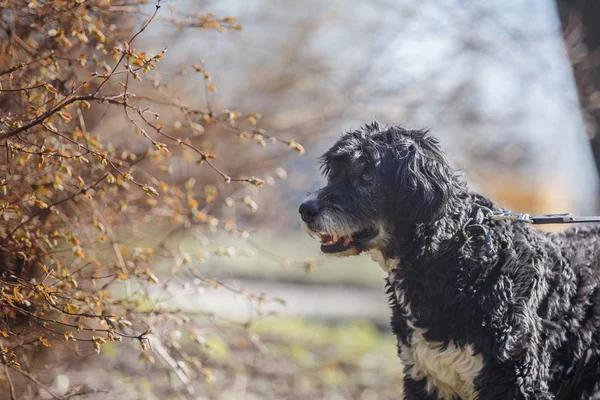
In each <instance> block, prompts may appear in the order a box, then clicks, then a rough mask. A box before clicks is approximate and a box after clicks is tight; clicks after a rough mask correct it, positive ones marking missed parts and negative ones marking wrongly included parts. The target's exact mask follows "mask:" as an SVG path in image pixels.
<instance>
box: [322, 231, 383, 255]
mask: <svg viewBox="0 0 600 400" xmlns="http://www.w3.org/2000/svg"><path fill="white" fill-rule="evenodd" d="M315 233H316V234H317V236H318V237H319V239H321V251H322V252H323V253H329V254H335V253H343V252H345V251H347V250H349V249H351V248H356V249H357V250H358V252H357V254H358V253H359V252H361V251H364V250H367V248H366V244H367V243H368V242H369V241H370V240H372V239H374V238H375V237H376V236H377V234H378V233H379V232H378V230H377V229H376V228H374V227H370V228H366V229H362V230H360V231H357V232H355V233H353V234H351V235H337V234H335V233H325V232H315Z"/></svg>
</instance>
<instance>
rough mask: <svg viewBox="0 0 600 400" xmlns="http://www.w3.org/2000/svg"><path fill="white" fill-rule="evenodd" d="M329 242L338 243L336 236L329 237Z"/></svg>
mask: <svg viewBox="0 0 600 400" xmlns="http://www.w3.org/2000/svg"><path fill="white" fill-rule="evenodd" d="M331 241H332V242H333V243H335V242H337V241H338V236H337V235H336V234H335V233H334V234H333V235H331Z"/></svg>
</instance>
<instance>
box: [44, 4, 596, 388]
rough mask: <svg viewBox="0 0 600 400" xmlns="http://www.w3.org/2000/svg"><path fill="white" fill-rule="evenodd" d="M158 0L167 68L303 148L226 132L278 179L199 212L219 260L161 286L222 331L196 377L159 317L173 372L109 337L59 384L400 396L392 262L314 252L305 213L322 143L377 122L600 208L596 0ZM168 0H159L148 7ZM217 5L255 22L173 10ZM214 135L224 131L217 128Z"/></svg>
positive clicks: (560, 204) (169, 300)
mask: <svg viewBox="0 0 600 400" xmlns="http://www.w3.org/2000/svg"><path fill="white" fill-rule="evenodd" d="M162 4H163V9H161V12H160V13H159V15H158V17H157V20H156V21H155V22H153V23H152V24H151V25H150V26H149V28H148V29H147V31H146V32H144V34H143V35H141V36H140V37H139V42H138V43H137V44H136V46H137V47H138V48H143V49H144V50H146V51H148V52H150V53H155V54H156V53H158V52H160V51H161V50H162V49H163V48H165V47H168V53H167V54H168V56H166V57H165V58H164V60H162V61H161V68H160V71H159V74H160V76H161V79H164V80H168V81H169V82H170V83H169V85H170V86H171V88H172V89H173V90H175V91H176V92H177V93H178V96H179V97H180V98H184V99H186V101H187V102H188V103H192V104H193V103H198V104H206V103H207V102H208V104H209V106H210V107H212V108H214V109H223V108H230V109H243V110H245V111H247V112H256V113H261V114H262V118H261V127H262V128H264V129H266V130H267V131H268V132H273V133H276V134H277V136H278V137H282V138H286V139H289V138H291V137H293V138H295V139H297V140H298V141H299V142H300V143H302V144H303V145H304V148H305V150H306V153H305V154H304V155H303V156H301V157H300V156H297V155H295V154H291V153H283V154H282V153H281V152H271V151H270V150H269V149H270V147H267V148H266V149H265V150H264V151H262V152H260V153H257V154H258V155H255V154H254V152H244V153H243V154H242V153H240V152H239V148H237V147H235V146H230V145H228V142H227V141H221V142H217V144H216V146H218V148H216V149H215V151H218V154H219V160H220V161H221V164H220V165H222V166H223V167H224V168H226V169H228V170H233V171H243V172H244V173H245V174H246V175H251V174H253V173H255V171H261V172H263V171H267V172H265V173H264V175H263V177H264V179H265V180H266V185H265V187H263V188H261V189H260V190H255V189H256V188H253V187H252V188H245V189H243V193H236V194H235V195H232V196H234V197H235V196H237V197H239V198H243V199H244V204H246V205H247V206H248V208H250V209H251V211H253V212H250V213H241V212H239V211H236V209H235V208H231V207H225V206H224V207H223V209H222V210H219V211H218V212H219V215H221V216H222V218H223V219H227V218H235V220H236V223H237V226H238V228H239V229H241V230H242V231H243V232H247V234H242V235H237V236H235V235H229V234H227V233H226V232H223V231H221V230H210V229H204V228H203V229H198V230H196V231H193V232H187V233H185V234H184V235H180V236H179V237H178V238H177V240H178V241H179V243H180V244H179V245H178V246H180V248H181V249H182V251H184V252H187V253H190V254H195V255H198V257H196V258H195V260H196V261H194V263H195V264H194V268H195V270H196V272H197V274H199V275H198V276H205V275H206V276H210V277H213V278H214V279H215V282H216V284H215V285H214V287H213V288H206V287H202V288H200V287H197V285H195V282H194V281H193V279H191V278H189V279H183V280H177V279H173V280H172V281H170V283H169V286H168V287H167V288H166V290H165V291H164V292H161V293H157V302H160V303H164V304H165V306H169V307H175V308H178V309H182V310H185V311H186V312H187V313H188V315H194V314H196V315H198V316H202V317H203V319H202V320H201V321H196V323H197V324H198V328H197V332H198V343H200V344H201V345H204V344H205V345H206V347H207V349H209V350H207V353H206V358H202V357H200V358H199V361H198V362H200V363H201V364H202V365H203V366H204V367H205V371H206V373H205V376H203V377H202V378H196V379H190V378H189V375H188V374H187V372H188V371H186V369H185V367H184V366H183V365H179V364H177V362H176V361H174V360H173V359H172V358H171V357H169V355H168V354H167V353H168V352H167V351H166V350H164V348H163V347H162V344H161V343H166V342H169V343H171V344H170V346H172V343H176V342H177V339H178V336H181V331H182V330H183V329H182V328H181V327H172V326H167V325H164V326H158V327H155V331H154V333H155V334H156V335H157V337H160V338H162V341H156V342H153V343H154V347H153V351H154V353H153V354H155V355H156V357H157V359H159V360H160V363H162V364H163V366H165V365H166V366H167V367H169V368H168V370H169V372H167V373H158V372H157V367H156V366H148V367H144V368H140V367H139V366H138V365H137V364H136V363H137V361H136V359H135V358H134V357H128V354H137V353H133V352H132V353H127V351H126V352H125V353H123V352H117V351H114V352H111V351H110V348H111V347H110V346H109V345H107V348H108V349H109V350H108V351H106V352H104V353H103V356H102V357H103V358H102V361H98V360H99V359H98V358H92V357H90V358H89V359H88V360H86V361H85V362H84V363H83V364H78V365H79V367H80V368H78V369H77V368H76V369H75V370H74V369H72V368H71V369H69V370H67V368H66V367H65V372H64V374H62V375H58V376H57V377H56V379H55V380H54V381H53V383H52V385H53V386H52V387H53V388H55V389H56V390H57V391H60V390H62V389H64V388H65V387H67V388H68V387H73V386H75V385H77V384H85V385H87V386H89V387H94V388H101V389H106V390H110V393H111V394H107V395H101V394H98V395H97V396H98V397H97V398H123V399H130V398H131V399H134V398H135V399H137V398H144V399H165V398H185V399H209V398H210V399H212V398H215V399H217V398H218V399H263V398H269V399H301V398H302V399H305V398H315V399H317V398H318V399H365V400H366V399H369V400H375V399H395V398H398V396H399V395H398V393H399V392H400V390H401V365H400V362H399V361H398V358H397V356H396V349H395V341H394V338H393V337H392V335H391V333H390V331H389V326H388V321H389V317H390V311H389V309H388V307H387V301H386V298H385V295H384V274H383V272H382V271H381V270H380V269H379V267H378V266H377V265H376V264H375V263H374V262H372V261H371V260H370V259H369V258H368V257H366V256H360V257H356V258H352V259H344V260H340V259H335V258H326V257H324V256H323V255H321V254H319V251H318V248H319V245H318V243H317V242H316V241H315V240H313V239H311V238H309V237H308V236H307V235H306V234H305V233H303V232H302V230H301V229H300V220H299V218H298V212H297V208H298V205H299V203H300V202H301V199H302V198H303V197H304V196H305V195H306V193H307V192H309V191H311V190H314V189H316V188H318V187H320V186H321V185H322V184H323V183H324V182H323V179H322V178H321V177H320V174H319V170H318V158H319V156H320V155H321V154H322V152H323V151H325V150H326V149H327V148H328V147H329V146H331V144H332V143H333V142H334V141H335V140H336V138H337V137H338V136H339V135H340V134H341V133H342V132H344V131H346V130H349V129H354V128H356V127H357V126H360V125H362V124H365V123H368V122H370V121H372V120H378V121H379V122H382V123H389V124H400V125H402V126H404V127H406V128H410V129H421V128H429V129H430V130H431V131H432V132H433V134H434V135H436V136H437V137H439V138H440V140H441V141H442V144H443V146H444V147H445V148H446V150H447V153H448V155H449V157H450V159H451V161H452V163H453V165H454V166H456V167H457V168H460V169H462V170H463V171H464V173H465V174H466V176H467V178H468V181H469V182H470V185H471V188H472V189H473V190H476V191H479V192H482V193H484V194H486V195H489V196H490V197H492V198H494V199H495V200H496V201H497V202H498V203H499V204H501V205H502V206H505V207H507V208H509V209H511V210H513V211H516V212H520V211H522V212H531V213H536V212H537V213H561V212H572V213H575V214H593V213H598V212H600V210H599V204H598V166H599V160H600V139H599V138H598V135H597V127H598V124H597V121H598V118H599V117H600V112H599V110H600V95H599V94H598V92H597V91H596V89H595V88H596V86H595V82H597V80H598V73H597V70H596V69H597V64H598V60H600V59H599V58H598V44H600V28H599V27H600V23H599V22H600V20H599V18H600V8H599V6H597V5H596V2H595V1H592V0H589V1H575V0H573V1H567V0H565V1H559V2H558V3H557V2H555V1H552V0H516V1H512V2H506V1H501V0H490V1H485V2H483V1H481V2H464V1H460V0H436V1H427V0H426V1H420V2H414V1H404V0H371V1H359V0H346V1H317V0H303V1H281V0H220V1H201V2H198V1H191V0H189V1H184V0H180V1H163V2H162ZM153 7H154V5H153V4H152V2H149V4H148V14H147V15H150V13H151V12H152V10H153ZM206 12H212V13H215V14H216V15H234V16H235V17H236V18H237V19H238V21H240V23H241V24H242V25H243V31H241V32H236V31H231V32H227V33H226V34H222V33H219V32H214V31H206V32H203V33H202V34H200V33H199V32H198V31H194V30H190V29H179V28H178V27H177V26H176V25H175V26H174V25H173V24H169V23H168V22H169V20H170V19H176V18H178V17H179V16H181V15H183V14H189V13H192V14H193V13H206ZM147 15H146V14H142V15H141V16H140V17H141V18H142V17H144V18H145V17H147ZM201 60H203V61H204V65H205V67H206V70H207V71H209V72H211V74H212V83H213V84H214V85H215V86H216V88H217V92H216V93H215V94H210V95H208V97H207V93H206V91H205V86H204V82H203V78H202V76H201V75H194V73H193V70H192V69H191V68H190V67H189V66H190V65H192V64H198V63H199V62H200V61H201ZM574 71H575V72H576V73H575V74H574ZM581 105H583V108H582V107H581ZM163 114H164V111H163ZM177 118H178V117H176V116H174V117H173V120H172V121H171V122H170V123H171V124H172V126H174V127H177V126H180V125H181V124H180V123H179V121H178V120H177ZM102 122H103V123H102V124H97V126H99V127H102V128H103V129H106V126H111V127H112V128H114V130H115V132H119V129H123V130H125V129H130V128H124V127H123V126H124V125H123V120H122V118H120V117H117V116H115V117H112V116H110V115H108V116H106V115H104V116H103V117H102ZM178 123H179V125H178ZM107 124H108V125H107ZM97 129H100V128H97ZM204 134H205V135H206V136H208V137H210V135H218V134H219V132H217V131H215V132H211V130H210V127H206V132H205V133H204ZM265 151H266V152H267V153H265ZM265 154H267V155H266V156H265ZM197 174H198V172H197V167H196V166H195V165H189V164H185V163H181V165H179V164H176V168H175V170H174V171H173V174H172V176H173V179H174V180H179V181H182V182H183V181H186V180H188V179H189V178H190V177H195V178H196V179H198V180H200V179H202V176H203V175H197ZM557 229H562V227H558V228H557ZM148 231H149V232H150V233H152V230H151V229H149V230H148ZM248 235H249V236H248ZM162 268H163V269H164V270H165V271H169V270H170V269H171V268H172V265H171V264H168V263H165V264H164V265H163V266H162ZM164 293H166V294H165V295H164V296H163V294H164ZM248 293H252V294H253V295H255V297H254V298H252V301H249V300H248V297H247V294H248ZM261 296H262V297H264V298H270V299H275V301H268V302H267V301H264V302H263V301H261V299H262V297H261ZM257 299H258V300H257ZM184 350H185V348H184ZM160 363H159V364H160ZM67 371H68V372H67ZM90 371H94V372H93V374H90ZM61 385H62V386H61ZM65 385H66V386H65ZM61 388H62V389H61ZM103 396H108V397H103ZM90 398H92V397H91V396H90Z"/></svg>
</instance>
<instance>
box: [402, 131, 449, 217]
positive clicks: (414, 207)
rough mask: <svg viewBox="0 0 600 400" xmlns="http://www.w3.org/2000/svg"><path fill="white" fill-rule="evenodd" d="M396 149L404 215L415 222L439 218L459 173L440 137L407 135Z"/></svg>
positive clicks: (420, 133) (421, 133)
mask: <svg viewBox="0 0 600 400" xmlns="http://www.w3.org/2000/svg"><path fill="white" fill-rule="evenodd" d="M405 139H408V142H405V143H404V144H405V146H403V148H401V149H398V148H397V149H396V151H397V152H396V154H395V156H396V158H397V161H399V163H398V166H397V172H396V177H395V178H396V184H397V185H398V187H397V190H398V196H399V198H398V200H399V204H400V207H401V209H399V210H397V212H399V213H400V216H401V217H402V218H403V219H405V220H409V221H412V222H417V223H427V222H432V221H435V220H436V219H437V218H439V216H440V215H441V213H442V212H443V211H444V209H445V206H446V205H447V203H448V200H449V199H450V196H451V194H452V189H453V183H454V182H455V176H454V173H453V171H452V169H451V168H450V166H449V164H448V161H447V160H446V157H445V155H444V153H443V151H442V149H441V148H440V145H439V142H438V140H437V139H436V138H434V137H432V136H429V135H427V134H426V132H417V134H416V135H414V136H412V137H409V138H407V137H405Z"/></svg>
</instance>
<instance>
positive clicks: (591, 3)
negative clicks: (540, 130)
mask: <svg viewBox="0 0 600 400" xmlns="http://www.w3.org/2000/svg"><path fill="white" fill-rule="evenodd" d="M557 6H558V12H559V16H560V22H561V26H562V31H563V37H564V40H565V46H566V48H567V51H568V53H569V58H570V60H571V64H572V66H573V73H574V75H575V82H576V84H577V91H578V93H579V101H580V103H581V107H582V113H583V117H584V122H585V127H586V130H587V132H588V137H589V138H590V145H591V147H592V152H593V153H594V161H595V163H596V168H597V170H598V172H599V173H600V91H599V90H598V89H599V88H600V0H557Z"/></svg>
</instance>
